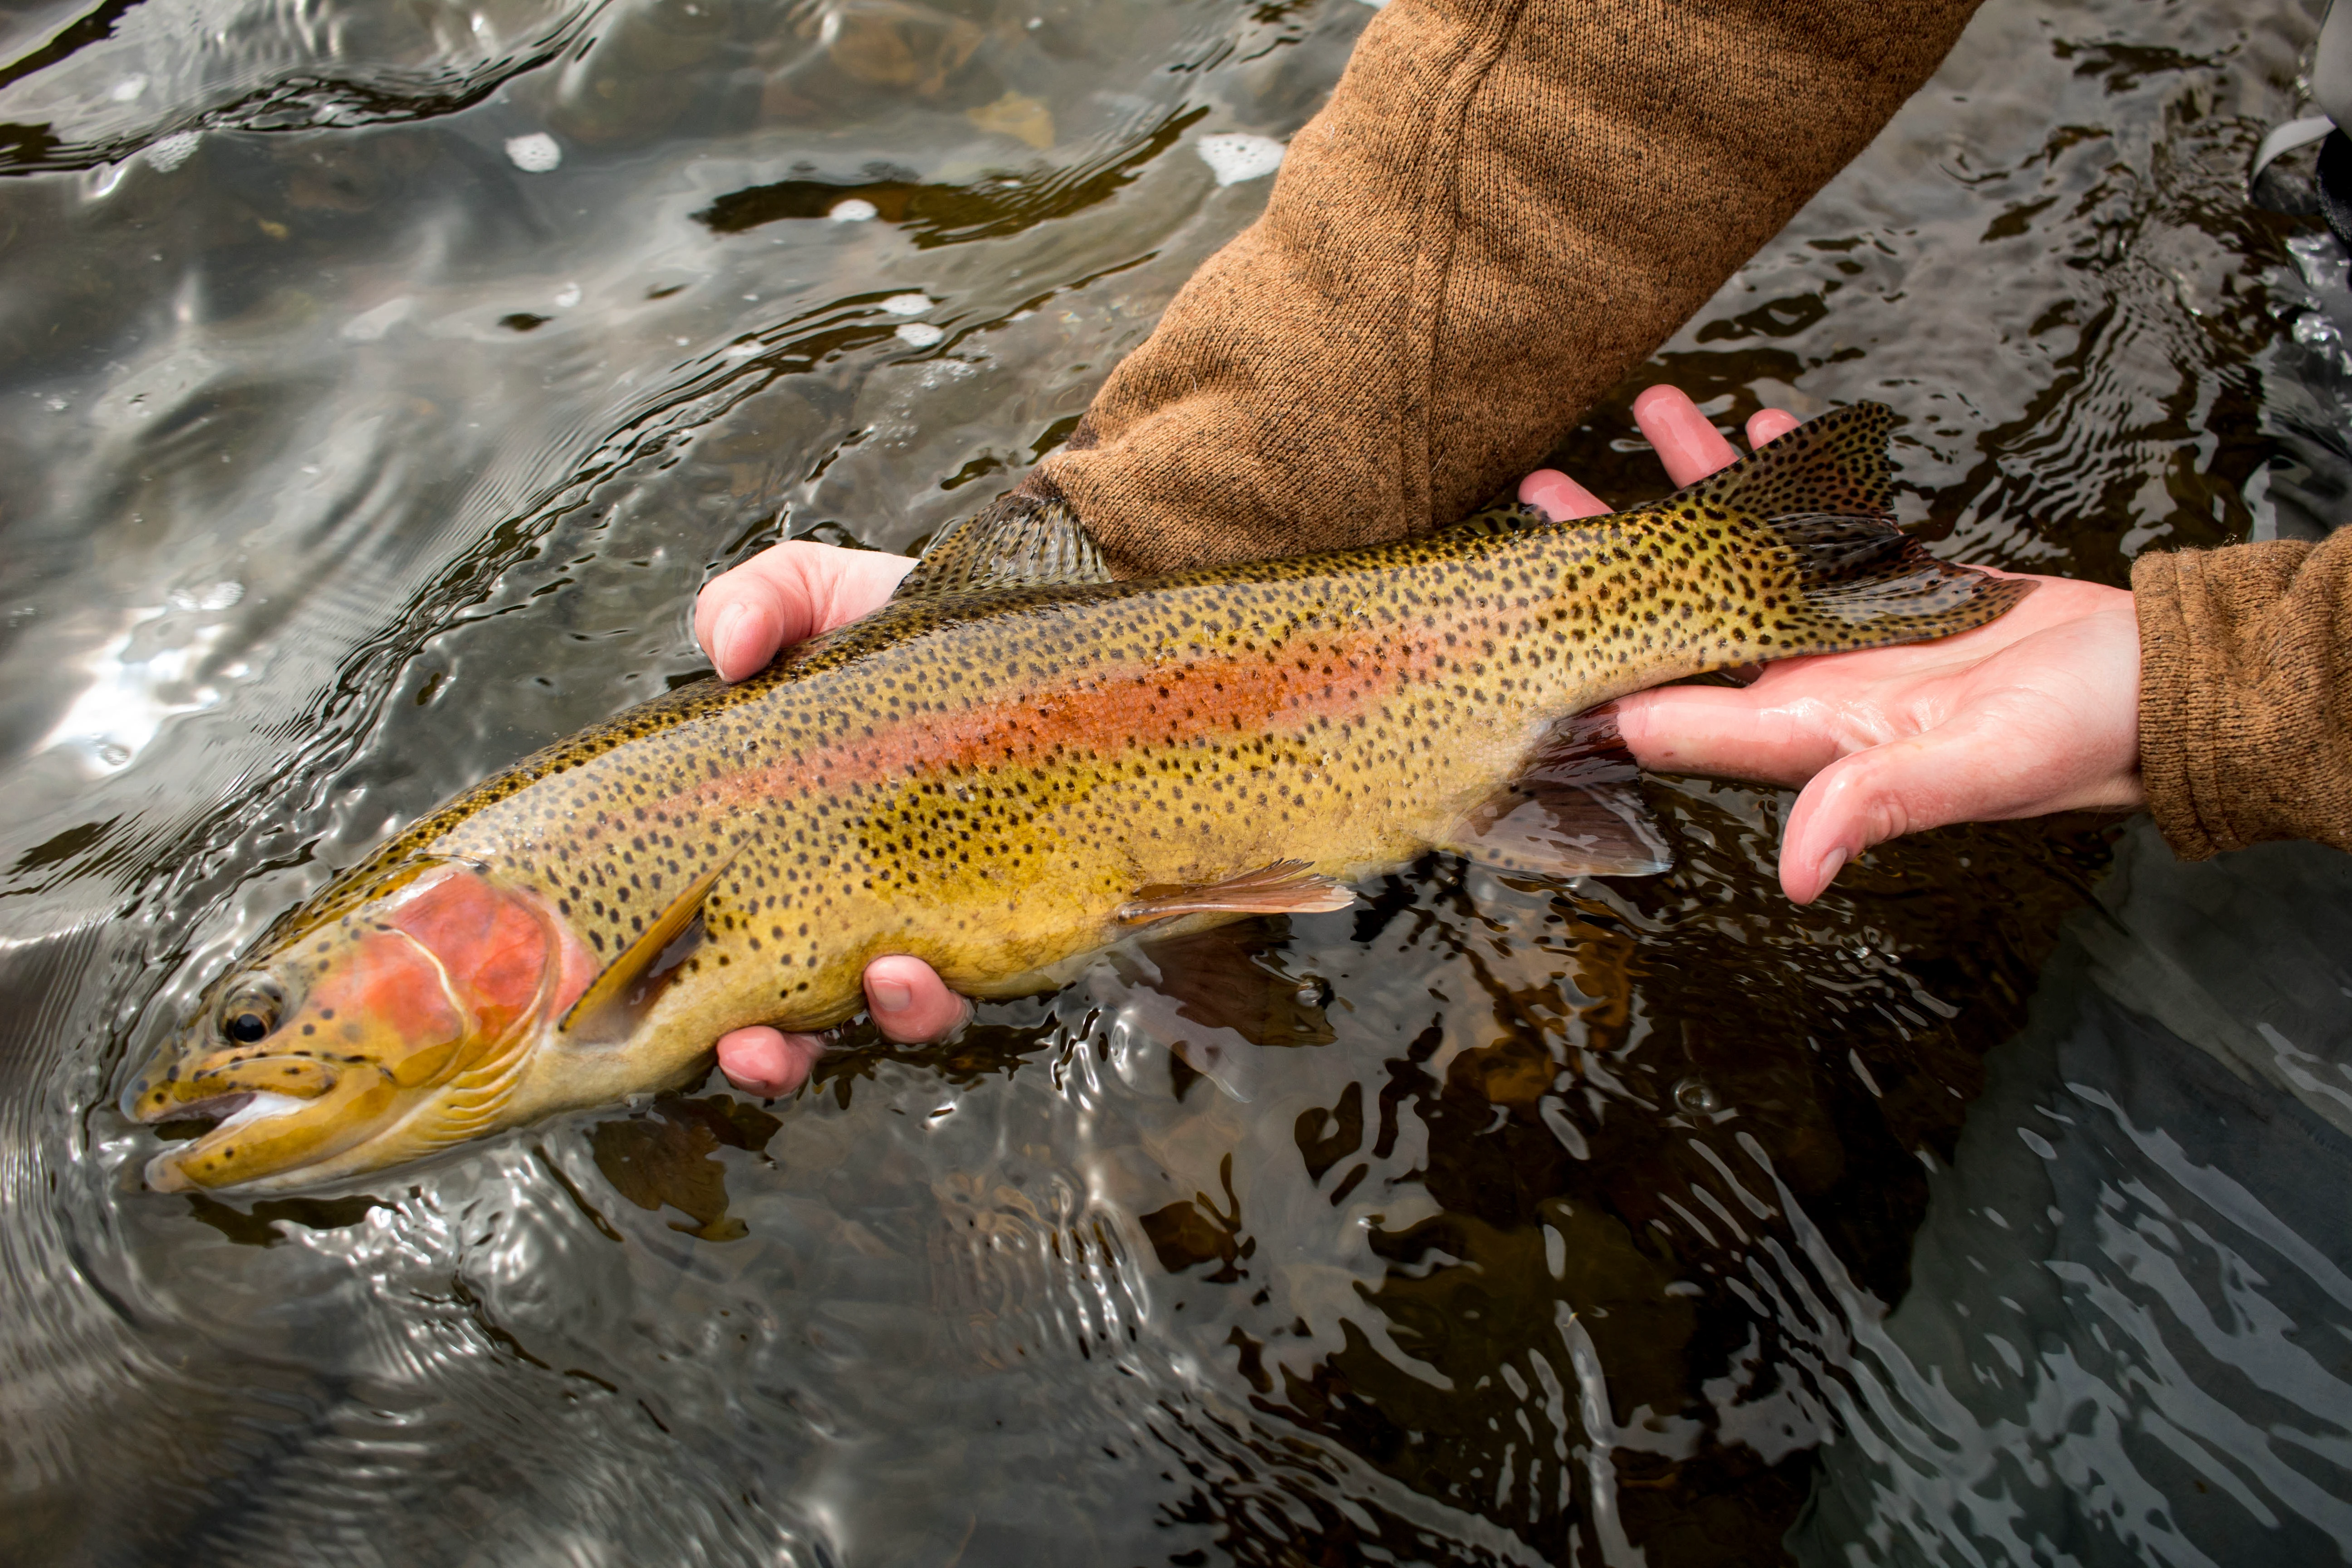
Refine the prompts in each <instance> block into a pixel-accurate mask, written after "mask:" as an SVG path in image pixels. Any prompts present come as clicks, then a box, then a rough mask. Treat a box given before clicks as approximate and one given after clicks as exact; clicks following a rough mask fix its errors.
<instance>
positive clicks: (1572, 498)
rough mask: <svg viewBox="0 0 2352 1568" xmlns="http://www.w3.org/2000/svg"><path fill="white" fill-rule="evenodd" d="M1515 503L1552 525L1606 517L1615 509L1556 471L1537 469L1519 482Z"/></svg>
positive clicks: (1552, 469) (1555, 469)
mask: <svg viewBox="0 0 2352 1568" xmlns="http://www.w3.org/2000/svg"><path fill="white" fill-rule="evenodd" d="M1519 500H1520V501H1521V502H1522V503H1524V504H1525V505H1528V506H1531V507H1533V508H1535V509H1536V510H1538V511H1540V512H1542V513H1543V514H1544V516H1546V517H1548V518H1549V519H1550V520H1551V521H1554V522H1568V521H1573V520H1574V519H1577V518H1580V517H1607V516H1608V515H1609V514H1610V512H1611V511H1612V510H1615V509H1614V508H1612V506H1611V505H1610V504H1609V503H1608V502H1607V501H1605V500H1601V498H1600V497H1599V496H1597V495H1594V494H1593V493H1592V492H1591V490H1589V489H1585V488H1584V487H1583V486H1582V485H1580V484H1578V483H1577V482H1576V481H1575V480H1574V479H1570V478H1569V477H1568V476H1567V475H1566V474H1563V473H1561V472H1560V471H1559V469H1558V468H1538V469H1537V470H1536V471H1535V472H1534V473H1532V474H1529V475H1528V477H1527V478H1526V479H1521V480H1520V481H1519Z"/></svg>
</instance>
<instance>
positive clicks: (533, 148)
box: [507, 131, 563, 174]
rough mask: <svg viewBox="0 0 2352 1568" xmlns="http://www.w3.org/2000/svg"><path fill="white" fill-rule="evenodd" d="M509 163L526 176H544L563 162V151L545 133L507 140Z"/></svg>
mask: <svg viewBox="0 0 2352 1568" xmlns="http://www.w3.org/2000/svg"><path fill="white" fill-rule="evenodd" d="M507 161H508V162H509V163H512V164H513V165H514V166H515V167H516V168H518V169H520V170H521V171H522V172H523V173H524V174H546V173H547V172H548V171H549V170H551V169H552V168H554V167H556V166H557V165H558V164H560V163H562V162H563V149H562V147H559V146H558V145H556V142H555V138H554V137H552V136H550V135H549V134H548V133H547V132H544V131H534V132H531V133H530V135H528V136H509V137H508V138H507Z"/></svg>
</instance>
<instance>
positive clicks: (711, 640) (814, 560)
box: [694, 540, 969, 1095]
mask: <svg viewBox="0 0 2352 1568" xmlns="http://www.w3.org/2000/svg"><path fill="white" fill-rule="evenodd" d="M914 565H915V563H914V561H913V560H912V559H911V558H909V557H908V556H904V555H884V554H881V553H879V552H876V551H872V550H842V549H839V548H837V547H835V546H834V545H830V544H819V543H816V542H814V541H812V540H793V541H790V542H786V543H783V544H778V545H774V546H772V547H771V548H769V549H767V550H763V551H761V552H760V553H759V554H757V555H754V556H753V557H751V560H749V561H746V562H745V563H743V564H741V565H740V566H738V567H736V568H734V569H733V570H732V571H730V572H723V573H721V574H719V575H718V576H716V577H714V578H712V579H711V580H710V581H709V583H708V584H704V586H703V589H702V595H701V596H700V597H699V598H698V599H697V600H696V601H695V605H694V635H695V638H696V640H698V642H700V643H701V644H702V648H703V651H704V652H705V653H707V654H709V656H710V663H711V668H714V669H716V670H718V671H719V679H722V680H741V679H745V678H746V677H748V676H752V675H756V674H758V673H759V672H760V671H761V670H763V669H765V668H768V664H769V661H770V660H772V659H773V658H775V657H776V654H777V653H778V652H779V651H780V650H781V649H782V648H783V647H785V646H787V645H788V644H792V643H796V642H803V641H805V640H807V639H808V638H810V637H815V636H817V635H818V634H819V633H822V632H829V631H831V630H832V629H833V628H834V627H835V626H845V625H847V624H848V623H849V622H851V621H854V620H856V619H857V617H858V616H863V615H865V614H866V613H867V612H869V611H872V610H876V609H878V608H880V607H881V605H882V604H883V603H884V601H886V600H887V599H888V598H889V597H890V593H891V590H893V589H894V588H896V587H898V580H899V579H900V578H902V577H904V576H905V575H906V574H908V572H910V571H912V570H913V569H914ZM865 984H866V1009H867V1010H868V1011H869V1012H870V1013H871V1014H872V1015H873V1017H874V1025H875V1027H877V1028H878V1029H880V1030H881V1031H882V1033H883V1034H884V1035H885V1036H887V1037H889V1038H891V1039H893V1040H899V1041H905V1042H908V1043H913V1042H919V1041H925V1040H937V1039H941V1038H944V1037H946V1036H947V1035H948V1034H949V1033H950V1031H952V1030H953V1029H954V1028H955V1027H956V1026H958V1025H960V1024H961V1023H962V1022H963V1020H964V1016H965V1014H966V1012H967V1011H968V1010H969V1009H968V1005H967V1004H966V1003H965V1002H964V1000H963V998H962V997H961V996H958V995H957V994H955V993H954V992H952V991H950V990H949V989H948V988H947V983H946V982H945V981H943V980H941V979H940V977H939V974H938V973H937V972H936V971H934V970H933V969H932V968H931V966H930V965H929V964H928V963H924V962H923V961H922V960H921V959H919V958H909V957H907V956H906V955H904V954H893V955H889V956H886V957H882V958H877V959H876V960H875V961H874V962H873V963H869V964H867V965H866V975H865ZM823 1054H824V1041H823V1040H822V1039H820V1038H818V1037H816V1036H814V1035H795V1034H787V1033H786V1032H785V1031H783V1030H782V1029H772V1028H769V1027H767V1026H764V1025H763V1026H759V1027H756V1028H750V1029H736V1030H733V1031H731V1032H730V1033H728V1034H726V1035H722V1036H720V1037H719V1070H720V1071H721V1072H723V1073H725V1074H726V1075H727V1080H728V1081H729V1082H730V1083H732V1084H733V1085H734V1086H735V1087H736V1088H738V1089H742V1090H744V1091H745V1092H747V1093H751V1094H758V1095H779V1094H790V1093H792V1092H793V1090H794V1089H798V1088H800V1086H801V1085H802V1084H803V1083H806V1082H807V1081H808V1076H809V1073H810V1072H811V1071H812V1070H813V1069H814V1068H815V1066H816V1058H818V1057H819V1056H821V1055H823Z"/></svg>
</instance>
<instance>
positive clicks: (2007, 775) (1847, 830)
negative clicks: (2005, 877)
mask: <svg viewBox="0 0 2352 1568" xmlns="http://www.w3.org/2000/svg"><path fill="white" fill-rule="evenodd" d="M2014 741H2015V737H2014V736H2013V735H2012V734H2010V733H2009V731H2007V730H2006V729H2005V728H2004V727H2003V726H2002V725H2001V724H2000V722H1999V721H1998V718H1997V716H1992V715H1985V716H1979V717H1978V719H1977V721H1975V722H1969V721H1960V722H1956V723H1951V724H1947V725H1943V726H1941V727H1939V728H1937V729H1934V730H1929V731H1927V732H1926V733H1924V734H1918V735H1906V736H1905V737H1903V738H1902V739H1901V740H1895V741H1888V742H1885V743H1884V744H1881V745H1876V746H1872V747H1869V748H1867V749H1865V750H1864V751H1859V752H1853V753H1852V754H1850V755H1848V756H1844V757H1841V758H1839V759H1838V760H1837V761H1836V762H1833V763H1830V764H1829V765H1828V766H1827V767H1825V768H1823V769H1822V771H1821V772H1820V773H1815V774H1814V775H1813V777H1812V781H1811V783H1809V784H1806V785H1805V787H1804V789H1803V790H1802V791H1801V793H1800V794H1799V795H1798V796H1797V804H1796V807H1795V809H1793V810H1791V811H1790V813H1789V826H1788V827H1787V829H1786V830H1785V831H1783V832H1782V834H1781V835H1780V888H1781V890H1782V891H1784V892H1786V893H1787V894H1788V895H1789V897H1790V900H1792V901H1793V902H1796V903H1800V904H1809V903H1811V902H1812V901H1813V900H1815V899H1817V898H1819V897H1821V895H1822V892H1823V891H1825V890H1826V889H1828V887H1829V885H1830V884H1831V883H1832V881H1834V880H1836V879H1837V874H1838V872H1839V871H1840V870H1841V869H1842V868H1843V867H1844V866H1846V864H1847V863H1849V862H1850V861H1852V860H1854V859H1855V858H1859V857H1860V856H1861V854H1862V852H1863V851H1864V850H1865V849H1868V848H1869V847H1871V846H1872V845H1874V844H1884V843H1885V842H1886V840H1888V839H1890V838H1899V837H1902V836H1903V835H1905V834H1906V833H1924V832H1926V831H1927V829H1928V828H1930V827H1941V826H1945V825H1946V824H1947V823H1952V822H1974V821H1979V820H1990V819H1993V818H1998V817H2004V816H2014V815H2016V812H2015V811H2014V810H2013V809H2010V807H2011V804H2012V803H2011V799H2010V797H2011V795H2015V794H2017V787H2016V786H2017V784H2018V783H2019V781H2018V780H2016V779H2015V778H2014V777H2012V776H2011V775H2012V774H2013V773H2014V772H2015V770H2014V768H2013V767H2012V766H2011V765H2009V764H2008V763H2005V762H2004V760H2003V751H2004V747H2005V745H2011V744H2013V743H2014Z"/></svg>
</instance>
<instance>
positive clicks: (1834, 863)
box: [1822, 844, 1845, 889]
mask: <svg viewBox="0 0 2352 1568" xmlns="http://www.w3.org/2000/svg"><path fill="white" fill-rule="evenodd" d="M1844 867H1845V846H1844V845H1843V844H1841V845H1839V846H1838V847H1836V848H1834V849H1832V850H1831V851H1830V852H1829V853H1828V854H1826V855H1824V856H1822V887H1823V888H1824V889H1826V888H1827V887H1828V886H1829V885H1830V884H1831V883H1832V882H1834V881H1836V880H1837V874H1838V872H1839V871H1841V870H1843V868H1844Z"/></svg>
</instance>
